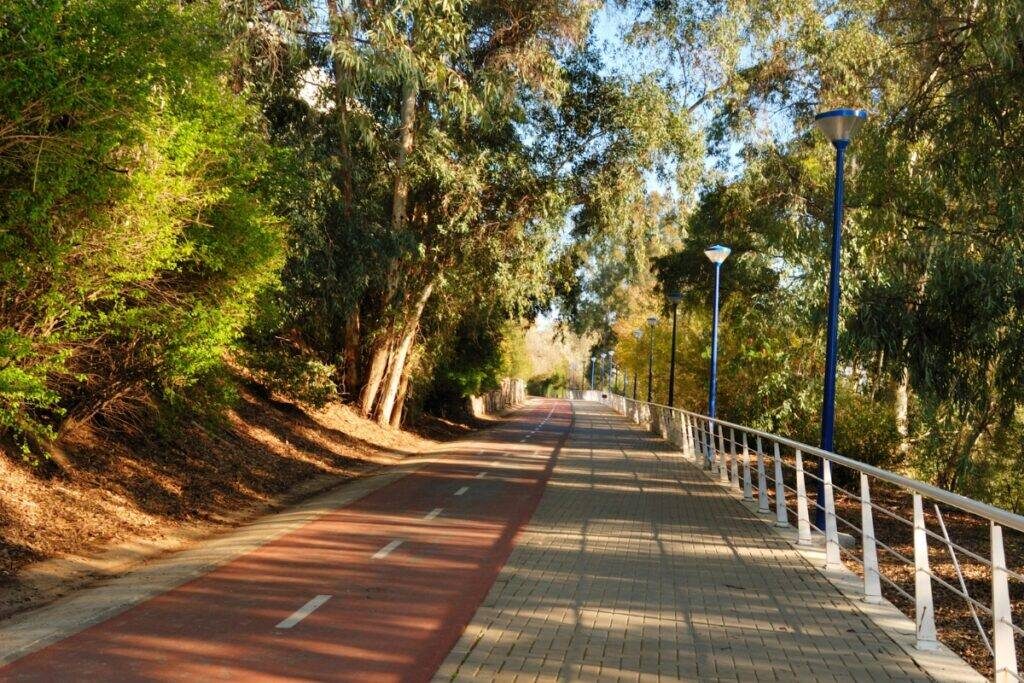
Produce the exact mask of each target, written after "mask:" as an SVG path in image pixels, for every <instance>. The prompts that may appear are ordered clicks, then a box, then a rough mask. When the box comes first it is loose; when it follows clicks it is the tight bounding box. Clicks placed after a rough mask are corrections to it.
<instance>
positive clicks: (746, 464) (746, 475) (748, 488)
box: [743, 432, 754, 500]
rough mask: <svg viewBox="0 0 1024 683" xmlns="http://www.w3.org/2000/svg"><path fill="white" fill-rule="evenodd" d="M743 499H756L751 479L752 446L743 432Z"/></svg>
mask: <svg viewBox="0 0 1024 683" xmlns="http://www.w3.org/2000/svg"><path fill="white" fill-rule="evenodd" d="M743 500H754V487H753V484H752V483H751V481H750V446H749V445H748V444H747V433H746V432H743Z"/></svg>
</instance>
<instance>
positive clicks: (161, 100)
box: [0, 0, 283, 440]
mask: <svg viewBox="0 0 1024 683" xmlns="http://www.w3.org/2000/svg"><path fill="white" fill-rule="evenodd" d="M9 5H10V6H9V7H7V8H5V11H6V12H7V16H6V17H5V24H4V26H3V28H2V29H0V62H2V64H3V66H2V67H0V101H2V102H3V104H2V105H0V107H2V109H0V189H2V191H3V195H4V201H3V203H2V204H0V248H2V250H3V254H4V257H3V258H2V259H0V272H2V277H0V282H2V284H0V290H2V297H0V300H2V301H3V303H2V304H0V337H2V339H3V340H4V343H3V344H0V358H2V361H0V364H2V367H3V368H4V369H3V370H2V372H3V373H4V380H3V381H0V405H2V406H3V408H2V410H0V412H2V414H3V418H2V426H3V427H5V428H7V430H9V431H13V432H14V433H15V434H16V435H17V434H21V435H22V437H24V438H32V439H44V440H45V439H48V438H51V437H52V436H53V435H54V433H55V429H56V428H57V427H58V426H59V424H60V423H61V420H62V419H69V418H70V419H88V418H89V417H90V416H92V415H95V414H96V413H97V412H101V411H110V410H117V409H118V408H119V407H120V408H121V409H123V410H129V411H130V410H131V409H132V408H131V406H132V405H134V406H136V407H137V406H138V405H140V404H141V403H144V402H145V400H146V398H145V397H146V396H147V395H155V396H156V397H158V398H163V399H166V400H169V401H174V402H182V401H185V402H186V403H187V402H188V401H189V400H190V399H189V397H190V394H191V393H193V392H195V399H196V400H198V401H201V402H206V401H208V400H210V399H211V397H213V396H220V397H221V399H219V400H223V399H224V398H225V397H227V396H229V395H230V394H231V392H230V390H229V389H227V388H224V387H223V382H222V379H223V376H224V365H223V363H224V359H225V356H226V354H228V353H229V352H230V351H231V350H232V349H234V348H235V347H236V346H237V343H238V341H239V339H240V336H241V332H242V328H243V326H244V325H245V324H246V322H247V320H248V318H249V312H250V308H251V306H252V302H253V300H254V297H255V296H256V294H257V293H258V292H259V291H261V290H262V289H263V288H265V287H267V286H269V285H270V284H271V283H273V282H274V281H275V279H276V273H277V270H278V269H279V268H280V265H281V262H282V249H283V240H282V228H281V224H280V221H279V220H278V219H277V218H276V217H275V216H274V214H273V212H272V210H271V209H270V208H269V206H268V203H267V201H266V199H265V198H264V197H263V195H262V193H261V190H260V188H259V181H260V180H261V178H262V176H263V174H264V173H265V172H266V170H267V168H268V150H267V148H266V146H265V144H264V142H263V141H262V137H261V134H260V131H259V128H258V124H257V122H258V119H257V116H256V111H255V110H254V109H253V108H252V107H251V106H250V105H249V104H248V103H247V102H246V101H245V99H244V98H242V97H240V96H238V95H235V94H234V93H232V91H231V90H230V89H229V88H228V86H227V83H226V80H225V78H224V74H225V72H226V69H227V66H228V62H227V50H228V47H229V45H230V38H229V36H227V35H225V34H224V33H223V31H222V30H221V28H220V14H219V11H218V9H217V7H216V5H214V4H212V3H206V2H201V3H192V4H189V5H181V6H179V5H173V4H172V5H168V4H167V3H163V2H141V3H139V2H121V1H120V0H114V1H113V2H107V1H103V2H100V1H96V0H75V1H73V2H43V3H38V2H21V1H16V2H14V3H13V4H11V3H9ZM242 149H244V150H245V151H246V153H245V154H239V150H242ZM125 419H129V418H125Z"/></svg>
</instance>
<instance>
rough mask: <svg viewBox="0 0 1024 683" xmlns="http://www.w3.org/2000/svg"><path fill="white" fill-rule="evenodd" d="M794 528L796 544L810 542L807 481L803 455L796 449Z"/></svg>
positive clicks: (808, 543)
mask: <svg viewBox="0 0 1024 683" xmlns="http://www.w3.org/2000/svg"><path fill="white" fill-rule="evenodd" d="M796 528H797V541H796V542H797V545H810V544H811V519H810V516H809V515H808V513H807V482H806V480H805V479H804V455H803V453H801V452H800V450H797V451H796Z"/></svg>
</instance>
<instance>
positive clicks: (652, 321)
mask: <svg viewBox="0 0 1024 683" xmlns="http://www.w3.org/2000/svg"><path fill="white" fill-rule="evenodd" d="M647 324H648V325H650V326H651V327H654V326H655V325H657V324H658V319H657V318H656V317H655V316H653V315H652V316H651V317H650V318H648V319H647Z"/></svg>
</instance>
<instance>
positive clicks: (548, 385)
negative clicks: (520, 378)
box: [526, 372, 569, 398]
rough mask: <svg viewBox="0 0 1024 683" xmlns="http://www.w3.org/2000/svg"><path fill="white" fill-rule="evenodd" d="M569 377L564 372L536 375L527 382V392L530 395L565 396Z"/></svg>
mask: <svg viewBox="0 0 1024 683" xmlns="http://www.w3.org/2000/svg"><path fill="white" fill-rule="evenodd" d="M568 387H569V379H568V377H566V374H565V373H564V372H552V373H550V374H547V375H534V376H533V377H531V378H530V379H529V380H528V381H527V382H526V393H528V394H529V395H530V396H548V397H558V398H561V397H564V396H565V395H566V393H565V392H566V389H568Z"/></svg>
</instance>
